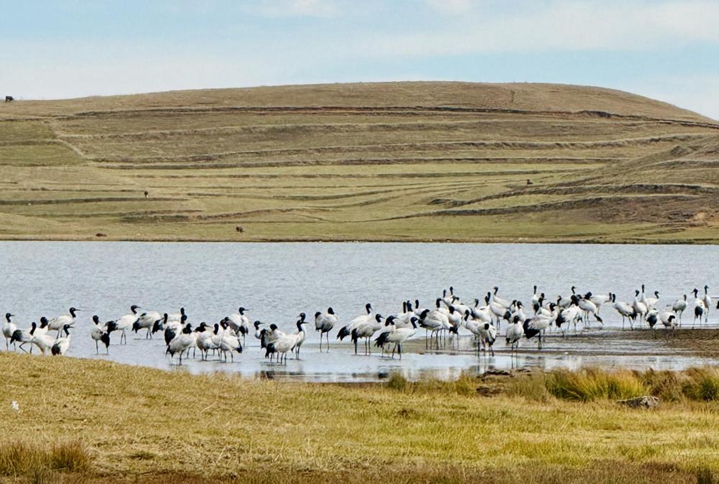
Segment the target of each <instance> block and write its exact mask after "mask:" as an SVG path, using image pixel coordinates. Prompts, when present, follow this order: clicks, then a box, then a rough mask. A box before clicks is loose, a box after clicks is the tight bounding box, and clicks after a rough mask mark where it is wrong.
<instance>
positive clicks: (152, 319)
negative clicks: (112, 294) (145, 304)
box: [132, 311, 164, 339]
mask: <svg viewBox="0 0 719 484" xmlns="http://www.w3.org/2000/svg"><path fill="white" fill-rule="evenodd" d="M163 318H164V317H163V315H162V314H160V313H159V312H157V311H144V312H142V313H140V315H139V316H138V318H137V321H135V322H134V323H132V330H133V331H134V332H135V334H137V332H138V331H140V330H141V329H146V330H147V333H146V334H145V339H152V332H153V329H154V328H155V325H159V324H160V323H162V322H163Z"/></svg>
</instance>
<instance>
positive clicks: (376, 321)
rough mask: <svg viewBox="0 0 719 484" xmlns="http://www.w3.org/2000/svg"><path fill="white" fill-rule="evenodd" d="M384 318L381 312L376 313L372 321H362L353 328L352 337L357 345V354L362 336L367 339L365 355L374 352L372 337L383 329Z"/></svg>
mask: <svg viewBox="0 0 719 484" xmlns="http://www.w3.org/2000/svg"><path fill="white" fill-rule="evenodd" d="M383 319H384V318H383V317H382V315H381V314H375V316H374V318H373V319H372V320H371V321H367V322H365V323H362V324H360V325H358V326H357V327H356V328H354V329H353V330H352V334H351V338H352V342H353V343H354V345H355V354H357V344H358V342H359V339H360V338H363V339H364V340H365V355H369V354H371V353H372V348H371V347H370V346H371V340H370V339H371V338H372V336H373V335H374V334H375V333H376V332H377V331H379V330H380V329H382V320H383Z"/></svg>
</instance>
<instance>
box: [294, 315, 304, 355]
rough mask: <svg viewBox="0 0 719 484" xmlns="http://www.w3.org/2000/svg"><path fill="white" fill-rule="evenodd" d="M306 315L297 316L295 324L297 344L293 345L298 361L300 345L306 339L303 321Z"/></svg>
mask: <svg viewBox="0 0 719 484" xmlns="http://www.w3.org/2000/svg"><path fill="white" fill-rule="evenodd" d="M306 317H307V315H306V314H305V313H300V315H299V316H298V318H299V319H298V320H297V323H295V324H296V325H297V333H295V334H296V335H297V342H296V343H295V347H294V351H295V358H297V359H298V360H299V359H300V348H302V343H304V342H305V339H307V333H306V332H305V328H304V325H305V324H307V321H305V318H306Z"/></svg>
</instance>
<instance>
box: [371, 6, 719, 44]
mask: <svg viewBox="0 0 719 484" xmlns="http://www.w3.org/2000/svg"><path fill="white" fill-rule="evenodd" d="M425 1H426V2H428V3H430V4H432V5H440V2H442V0H425ZM448 1H449V3H447V4H446V5H445V7H444V8H445V9H450V10H451V8H453V7H451V5H452V3H454V2H453V0H448ZM456 3H457V5H456V6H455V7H456V8H458V9H462V8H465V10H464V11H463V15H461V16H459V15H458V16H455V17H453V18H452V17H450V18H449V19H448V21H446V22H443V23H437V24H433V25H432V28H431V30H429V29H425V30H418V31H413V32H410V33H399V34H392V33H386V32H385V33H379V34H375V35H373V36H371V37H370V38H368V39H367V41H366V44H365V45H364V46H363V47H362V50H363V51H364V52H368V53H371V54H373V55H379V56H382V55H392V56H396V55H405V56H421V57H426V56H431V55H455V54H467V53H482V52H519V51H523V52H539V51H579V50H587V49H591V50H643V49H649V48H657V47H667V46H672V45H677V44H684V43H688V42H712V43H716V42H719V29H717V28H716V25H717V23H719V2H713V1H708V0H685V1H678V0H671V1H660V2H648V1H640V2H619V1H616V0H610V1H602V2H600V1H598V0H592V1H589V0H585V1H577V0H553V1H549V2H543V3H542V4H541V6H537V5H536V4H531V3H527V2H518V3H520V4H521V5H522V8H511V9H508V8H503V9H502V8H498V7H497V6H496V4H495V6H494V8H493V9H489V8H483V9H472V8H470V7H471V6H472V4H470V3H469V2H468V1H467V0H457V2H456ZM446 20H447V19H446Z"/></svg>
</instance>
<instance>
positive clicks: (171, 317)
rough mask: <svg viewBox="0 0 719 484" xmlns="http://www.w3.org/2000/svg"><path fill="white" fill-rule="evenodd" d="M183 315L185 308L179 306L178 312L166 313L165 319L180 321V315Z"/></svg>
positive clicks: (184, 314)
mask: <svg viewBox="0 0 719 484" xmlns="http://www.w3.org/2000/svg"><path fill="white" fill-rule="evenodd" d="M183 316H186V313H185V308H180V312H179V313H170V314H168V315H167V320H168V321H170V322H172V321H177V322H180V321H182V317H183Z"/></svg>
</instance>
